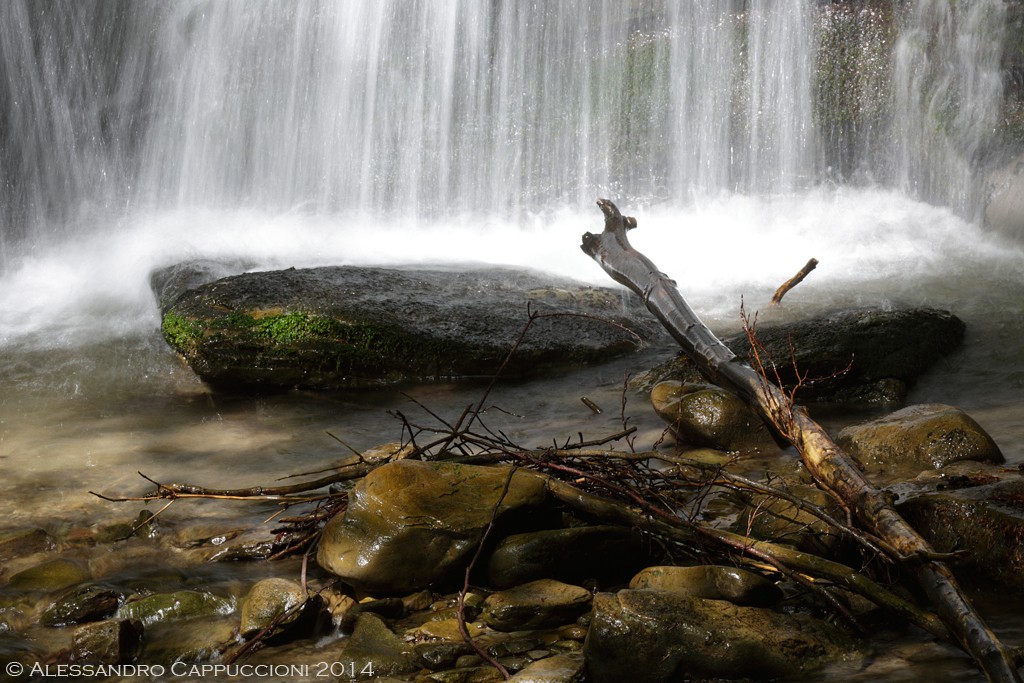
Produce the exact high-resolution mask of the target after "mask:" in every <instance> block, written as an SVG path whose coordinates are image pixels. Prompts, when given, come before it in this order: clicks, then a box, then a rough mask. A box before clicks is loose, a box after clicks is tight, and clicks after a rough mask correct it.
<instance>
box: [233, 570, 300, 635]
mask: <svg viewBox="0 0 1024 683" xmlns="http://www.w3.org/2000/svg"><path fill="white" fill-rule="evenodd" d="M307 603H308V599H307V595H306V592H305V591H303V590H302V586H301V585H300V584H299V583H298V582H296V581H291V580H290V579H282V578H276V577H275V578H269V579H263V580H262V581H257V582H256V583H255V584H254V585H253V587H252V588H250V589H249V592H248V593H247V594H246V596H245V600H244V601H243V602H242V609H241V614H240V615H239V627H238V632H239V633H240V634H241V635H242V636H243V637H247V636H250V635H252V634H254V633H259V632H260V631H263V630H264V629H270V628H273V631H272V633H273V634H278V633H281V632H282V631H284V630H285V629H287V628H288V627H289V626H290V625H292V624H294V623H295V622H297V621H298V620H299V618H300V617H301V616H302V614H303V612H304V610H305V608H306V606H307Z"/></svg>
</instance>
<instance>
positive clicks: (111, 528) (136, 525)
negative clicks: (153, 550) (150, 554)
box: [96, 510, 159, 543]
mask: <svg viewBox="0 0 1024 683" xmlns="http://www.w3.org/2000/svg"><path fill="white" fill-rule="evenodd" d="M158 535H159V527H158V522H157V521H156V519H155V517H154V515H153V513H152V512H150V511H149V510H142V511H141V512H139V514H138V515H137V516H136V517H135V519H134V520H133V521H131V522H118V523H114V524H107V525H104V526H102V527H100V528H99V529H97V530H96V541H97V542H98V543H115V542H117V541H123V540H125V539H126V538H131V537H133V536H136V537H139V538H156V537H157V536H158Z"/></svg>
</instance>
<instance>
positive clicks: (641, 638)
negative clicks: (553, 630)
mask: <svg viewBox="0 0 1024 683" xmlns="http://www.w3.org/2000/svg"><path fill="white" fill-rule="evenodd" d="M593 604H594V607H593V613H592V618H591V622H590V631H589V632H588V634H587V640H586V643H585V646H584V653H585V655H586V661H587V668H588V669H589V671H590V680H591V681H593V682H594V683H604V682H605V681H607V682H608V683H613V682H614V683H618V682H619V681H632V680H637V678H636V676H637V672H642V675H643V680H644V681H647V682H649V683H657V682H659V681H665V682H668V681H676V680H682V678H683V676H688V677H693V678H700V679H703V678H716V679H717V678H743V679H755V680H764V679H776V678H792V677H797V676H800V675H803V674H806V673H808V672H810V671H813V670H815V669H818V668H821V667H823V666H824V665H826V664H828V663H833V662H839V661H844V660H849V659H851V658H855V657H858V656H859V655H858V653H857V648H856V646H855V644H854V642H853V641H852V639H851V638H850V637H849V636H847V635H846V634H845V633H843V632H842V631H840V630H839V629H838V628H836V627H834V626H832V625H830V624H828V623H826V622H824V621H821V620H819V619H815V618H813V617H811V616H809V615H806V614H782V613H780V612H775V611H772V610H769V609H763V608H760V607H740V606H737V605H734V604H732V603H730V602H726V601H724V600H703V599H700V598H694V597H690V596H688V595H681V594H678V593H670V592H667V591H654V590H622V591H619V592H618V593H598V594H597V595H595V596H594V603H593Z"/></svg>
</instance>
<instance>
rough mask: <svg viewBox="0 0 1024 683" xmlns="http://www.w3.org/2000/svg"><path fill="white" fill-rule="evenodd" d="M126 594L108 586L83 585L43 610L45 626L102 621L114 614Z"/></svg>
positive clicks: (42, 619)
mask: <svg viewBox="0 0 1024 683" xmlns="http://www.w3.org/2000/svg"><path fill="white" fill-rule="evenodd" d="M123 601H124V595H123V594H122V593H121V592H120V591H118V590H115V589H113V588H110V587H107V586H83V587H81V588H79V589H77V590H73V591H71V592H70V593H67V594H66V595H63V596H61V597H60V598H59V599H58V600H56V601H55V602H54V603H53V604H52V605H50V606H49V607H47V608H46V611H45V612H43V615H42V618H41V621H42V623H43V625H44V626H67V625H69V624H81V623H84V622H87V621H100V620H101V619H106V618H107V617H109V616H111V615H113V614H114V612H116V611H117V608H118V607H120V605H121V603H122V602H123Z"/></svg>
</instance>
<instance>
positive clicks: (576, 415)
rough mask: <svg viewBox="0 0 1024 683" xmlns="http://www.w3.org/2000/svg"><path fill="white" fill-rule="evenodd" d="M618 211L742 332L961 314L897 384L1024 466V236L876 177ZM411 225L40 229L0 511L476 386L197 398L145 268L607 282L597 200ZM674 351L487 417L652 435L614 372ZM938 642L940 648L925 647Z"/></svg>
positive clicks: (4, 399)
mask: <svg viewBox="0 0 1024 683" xmlns="http://www.w3.org/2000/svg"><path fill="white" fill-rule="evenodd" d="M622 208H623V210H624V211H625V212H626V213H633V214H635V215H636V216H637V217H638V219H639V221H640V228H639V229H638V230H636V231H634V232H633V233H631V239H632V240H633V243H634V245H635V246H636V247H637V248H638V249H639V250H641V251H643V252H644V253H646V254H648V255H649V256H651V257H652V258H653V259H654V260H655V262H656V263H657V264H658V265H659V266H660V267H662V268H663V269H664V270H665V271H666V272H668V273H669V275H671V276H672V277H673V278H675V279H676V280H677V282H678V283H679V286H680V288H681V290H682V292H683V294H684V296H685V297H686V298H687V299H688V301H690V302H691V304H692V305H693V306H694V308H695V309H697V310H698V312H699V313H700V314H701V315H702V316H704V317H705V319H706V321H707V322H708V323H709V324H710V325H711V326H712V327H713V328H714V329H716V330H718V331H720V332H722V333H728V332H732V331H735V330H736V329H738V327H739V307H740V302H741V300H742V301H743V303H744V305H745V307H746V309H747V310H748V312H753V311H760V313H759V317H760V319H761V320H762V321H766V320H770V319H774V318H788V317H797V316H801V315H806V314H809V313H811V312H814V311H818V310H824V309H828V308H833V307H837V306H854V305H897V304H911V305H929V306H935V307H939V308H946V309H949V310H951V311H953V312H954V313H956V314H957V315H959V316H960V317H961V318H963V319H964V320H965V322H966V323H967V326H968V327H967V338H966V341H965V344H964V347H963V349H962V350H961V351H960V352H958V353H956V354H955V355H954V356H952V357H950V358H948V359H947V360H945V361H943V362H942V363H940V365H939V366H938V367H936V368H934V369H933V370H932V371H931V372H930V373H929V374H928V375H927V376H926V377H924V378H923V379H922V381H921V382H920V383H919V384H918V386H917V387H916V388H915V389H914V390H913V392H912V394H911V396H910V401H912V402H923V401H935V402H942V403H950V404H953V405H957V406H959V407H961V408H963V409H965V410H966V411H967V412H969V413H970V414H971V415H972V416H973V417H975V418H976V419H977V420H978V421H979V422H980V423H981V424H982V426H983V427H985V428H986V429H987V430H988V431H989V432H990V433H991V434H992V435H993V437H994V438H995V439H996V441H997V442H998V443H999V444H1000V446H1001V448H1002V449H1003V452H1004V454H1005V456H1006V458H1007V460H1008V461H1009V462H1010V463H1013V464H1018V463H1022V462H1024V402H1022V401H1021V396H1024V344H1022V343H1021V338H1022V333H1024V303H1022V302H1024V275H1022V273H1024V251H1022V250H1021V248H1020V247H1019V246H1017V245H1013V244H1010V243H1007V242H1003V241H1001V240H1000V239H999V238H997V237H994V236H991V235H987V234H985V233H984V232H983V231H982V230H981V229H979V228H978V227H977V226H974V225H971V224H968V223H966V222H964V221H962V220H960V219H959V218H957V217H956V216H955V215H953V214H952V213H951V212H949V211H947V210H945V209H940V208H936V207H932V206H929V205H925V204H921V203H918V202H915V201H912V200H909V199H907V198H905V197H903V196H901V195H898V194H895V193H892V192H887V191H877V190H851V189H842V190H816V191H814V192H811V193H807V194H803V195H794V196H785V197H774V198H757V197H721V198H716V199H708V200H704V201H700V202H697V203H695V204H694V205H693V206H691V207H689V208H685V209H679V208H673V207H668V206H647V207H639V208H632V207H622ZM409 227H410V226H400V225H392V224H379V223H374V222H373V221H372V220H371V219H370V218H368V217H367V218H358V219H354V220H353V219H347V220H346V223H345V224H344V225H340V224H339V223H338V222H337V221H332V220H328V219H326V218H323V217H314V216H306V215H303V214H301V213H293V214H287V215H274V216H270V215H263V214H254V213H246V212H227V213H214V212H189V213H183V212H178V213H168V214H162V215H156V216H135V217H130V218H125V219H124V220H123V223H121V224H118V225H116V226H113V227H112V229H111V230H109V231H102V230H100V231H91V232H88V231H87V234H88V235H89V236H88V237H85V238H82V239H81V240H80V241H78V242H63V243H61V244H55V245H52V246H51V247H49V248H47V247H45V246H42V245H40V246H37V247H36V248H35V250H34V251H32V252H31V253H27V254H24V255H23V256H22V257H21V258H20V259H19V260H18V261H17V262H15V263H13V264H11V265H9V267H8V268H7V270H6V271H5V272H3V273H2V274H0V350H2V356H0V463H2V466H3V469H4V473H5V476H4V478H3V481H2V482H0V514H2V516H3V519H4V525H3V526H5V527H16V526H43V527H45V528H51V529H52V528H55V527H60V528H64V529H66V528H69V527H77V526H85V527H88V526H90V525H96V524H98V523H100V522H101V521H102V520H109V519H110V518H112V517H115V518H118V519H119V520H128V519H132V518H134V516H135V514H137V512H138V510H139V508H140V507H141V506H140V504H137V503H129V504H114V503H110V502H106V501H103V500H100V499H99V498H97V497H95V496H92V495H90V493H89V492H90V491H99V492H103V493H106V494H109V495H140V494H142V493H144V492H145V491H147V490H148V489H149V488H150V487H149V485H148V484H147V483H146V482H145V481H143V480H142V479H141V478H140V476H139V475H138V474H137V472H139V471H141V472H143V473H145V474H146V475H147V476H149V477H152V478H154V479H157V480H160V481H165V482H169V481H188V482H189V483H195V484H201V485H206V486H213V487H227V486H230V487H243V486H254V485H258V484H263V485H266V484H270V483H273V481H274V480H275V478H277V477H280V476H284V475H286V474H290V473H295V472H304V471H310V470H315V469H320V468H322V467H326V466H328V465H329V464H330V463H332V462H335V461H337V460H340V459H343V458H347V457H348V456H349V455H350V454H349V451H348V450H347V449H346V447H344V446H342V445H341V444H340V443H339V441H338V440H337V439H340V440H342V441H344V442H345V443H347V444H349V445H350V446H352V447H354V448H356V449H363V448H367V447H371V446H374V445H377V444H379V443H382V442H386V441H394V440H398V439H400V438H401V436H402V425H401V422H400V421H399V420H398V419H397V418H396V417H395V416H394V415H392V414H389V413H394V412H396V411H401V412H402V413H403V414H405V415H407V416H408V417H409V419H410V420H411V421H413V422H419V423H422V424H428V423H430V422H431V420H432V418H431V417H430V416H429V415H428V414H427V413H426V412H425V410H424V409H423V408H422V407H420V405H417V402H418V403H419V404H422V406H427V407H429V408H430V409H431V410H432V411H434V412H436V413H438V414H439V415H441V416H442V417H445V418H447V419H454V418H456V417H457V416H458V415H459V413H461V411H462V409H463V408H464V407H465V406H466V405H468V404H469V403H471V402H475V401H477V400H479V399H480V397H481V396H482V393H483V389H484V387H483V386H482V385H479V384H477V385H471V386H463V385H438V386H424V387H406V388H404V389H386V390H379V391H362V392H351V393H338V394H321V393H304V392H293V393H288V394H281V395H274V396H258V397H254V396H225V395H219V394H214V393H211V392H210V391H209V390H208V389H207V388H206V387H204V386H203V385H202V383H201V382H199V381H198V380H197V379H196V377H195V376H194V375H193V374H192V373H191V371H190V370H189V369H188V368H187V367H185V366H183V365H182V364H181V363H180V362H179V360H178V359H177V358H176V357H175V356H174V354H173V353H172V352H171V351H170V350H169V349H168V348H167V346H166V345H165V344H164V343H163V341H162V339H161V338H160V334H159V327H158V326H159V313H158V310H157V307H156V303H155V301H154V299H153V296H152V294H151V292H149V290H148V275H149V273H150V272H151V271H152V270H153V269H155V268H158V267H161V266H164V265H168V264H171V263H175V262H178V261H180V260H184V259H188V258H193V257H202V258H220V259H225V260H232V259H240V260H245V261H249V262H250V263H252V264H254V269H266V268H277V267H288V266H297V267H303V266H313V265H321V264H347V263H358V264H369V263H379V264H394V263H403V264H409V263H432V262H444V263H460V262H464V263H474V264H479V263H501V264H511V265H517V266H521V267H532V268H535V269H538V270H541V271H544V270H547V271H551V272H556V273H558V274H560V275H563V276H564V275H568V276H573V277H577V278H580V279H582V280H584V281H586V282H591V283H594V284H599V285H609V284H611V283H610V281H609V280H608V279H607V277H606V276H605V275H604V274H603V273H602V272H601V271H600V269H599V268H598V267H597V266H596V265H595V264H594V263H593V262H591V261H590V260H589V259H588V258H587V257H586V256H584V255H583V254H582V253H581V252H580V251H579V249H578V244H579V237H580V235H581V233H583V232H584V231H587V230H590V231H595V232H596V231H599V230H600V228H601V220H600V214H599V213H598V211H597V210H596V208H595V209H593V210H586V211H583V212H575V211H573V212H571V211H568V210H566V211H554V212H550V213H546V214H538V215H537V216H535V217H534V218H533V223H532V224H531V225H526V226H523V225H508V224H506V223H503V222H501V221H499V220H496V219H472V218H469V217H467V218H464V219H462V220H461V221H456V222H455V223H452V224H446V225H444V226H439V225H433V226H431V225H426V226H424V225H419V226H416V230H415V231H412V230H409V229H408V228H409ZM811 256H814V257H816V258H818V259H819V261H820V262H821V265H820V266H819V267H818V269H817V270H815V271H814V272H813V273H812V274H811V275H810V276H809V277H808V278H807V279H806V280H805V281H804V283H802V284H801V285H799V286H798V287H797V288H796V289H794V290H793V291H792V292H790V293H789V294H788V295H787V297H786V299H785V301H784V304H783V306H782V307H780V308H779V309H777V310H770V309H768V308H767V306H766V303H767V301H768V299H769V298H770V296H771V294H772V292H773V291H774V289H775V287H776V286H777V285H778V284H779V283H781V282H782V281H783V280H785V279H787V278H788V277H790V276H791V275H792V274H793V273H794V272H795V271H796V270H797V269H798V268H799V267H800V266H801V265H803V263H804V262H805V261H806V260H807V259H808V258H810V257H811ZM524 322H525V321H524ZM672 353H674V349H673V348H672V347H668V346H666V347H662V348H652V349H649V350H648V351H647V352H645V353H643V354H640V355H638V356H635V357H633V358H629V359H623V360H619V361H615V362H613V363H609V364H607V365H603V366H599V367H592V368H586V369H581V370H580V371H579V372H575V373H570V374H567V375H563V376H559V377H552V378H549V379H545V380H539V381H533V382H526V383H517V384H514V385H501V386H499V387H498V388H497V389H496V390H495V391H494V392H493V394H492V395H491V396H490V397H489V399H488V401H487V405H488V406H489V407H490V410H489V411H488V413H487V419H488V421H489V424H491V425H492V426H494V427H496V428H500V429H502V430H504V431H505V432H506V433H507V434H509V436H510V437H512V438H514V439H516V440H519V441H520V443H522V444H523V445H527V446H531V445H546V444H548V443H550V442H551V440H552V439H555V440H558V441H564V440H565V439H572V438H578V434H581V433H582V434H583V435H584V437H585V438H588V439H589V438H595V437H597V436H603V435H605V434H610V433H613V432H615V431H617V430H618V429H620V428H621V425H622V416H623V415H625V416H626V417H628V419H629V424H632V425H636V426H638V427H639V429H640V431H639V433H638V436H637V440H636V447H637V448H647V447H650V446H651V445H653V444H654V443H655V442H656V441H657V440H658V438H659V437H660V436H661V425H660V424H659V422H658V420H657V418H656V416H654V415H653V411H651V409H650V408H649V406H648V405H647V403H646V400H645V399H644V398H643V397H640V396H637V395H635V394H632V393H629V392H626V393H625V397H626V399H627V402H626V406H625V409H624V410H622V409H621V406H620V404H621V400H622V397H623V395H624V394H623V383H624V378H625V376H626V375H628V374H631V373H633V374H635V373H637V372H641V371H643V370H644V369H646V368H647V367H649V366H650V365H652V364H653V363H654V362H656V361H657V360H659V359H661V358H665V357H667V356H669V355H671V354H672ZM582 396H587V397H589V398H590V399H592V400H593V401H595V402H596V403H597V404H598V405H600V406H602V407H603V408H604V412H603V414H601V415H596V414H594V413H593V412H592V411H591V410H590V409H589V408H587V407H586V406H585V405H584V404H583V403H582V402H581V400H580V398H581V397H582ZM839 419H840V420H842V419H843V418H842V417H840V418H839ZM335 437H337V439H336V438H335ZM269 512H271V510H269V509H268V508H267V507H266V506H262V507H261V506H247V505H227V504H220V503H218V504H213V503H209V502H202V501H200V502H192V503H183V502H179V503H177V504H175V506H174V507H173V508H172V509H170V510H168V511H167V512H166V513H164V515H165V516H166V518H167V522H168V524H170V525H171V526H181V525H188V524H193V523H198V522H201V521H210V522H217V523H222V524H229V523H230V524H234V523H239V522H244V523H249V524H252V523H258V522H260V521H262V520H263V519H265V518H266V517H267V516H268V514H269ZM163 561H164V558H160V557H158V556H153V555H140V556H135V557H134V558H128V557H126V558H125V561H124V565H123V566H121V567H120V568H118V569H117V571H118V572H128V573H131V572H137V573H139V574H140V575H141V574H144V573H146V572H148V571H151V570H152V569H153V567H154V566H155V565H158V564H159V563H160V562H163ZM104 566H107V565H104ZM111 571H112V570H111ZM210 571H213V572H214V574H213V575H205V576H206V580H208V581H212V582H214V583H217V582H231V581H234V580H235V579H232V578H230V572H231V571H233V569H231V570H228V569H218V570H210ZM247 571H248V570H247ZM997 609H998V607H997ZM1017 614H1018V613H1017V612H1010V613H1006V612H1003V611H1001V610H999V611H998V612H997V613H996V614H995V615H994V617H993V621H994V622H996V623H997V624H999V625H1000V630H1002V629H1006V631H1007V633H1008V635H1011V634H1017V635H1019V634H1020V632H1021V630H1022V629H1024V621H1022V620H1021V619H1020V617H1019V616H1017ZM1010 639H1011V642H1016V641H1017V640H1019V638H1018V639H1016V640H1014V638H1013V637H1012V636H1011V638H1010ZM915 656H917V655H915ZM952 656H953V658H954V659H953V660H951V661H954V662H960V661H961V660H960V659H959V657H958V656H957V655H955V654H954V655H952ZM945 657H946V655H945V654H940V653H936V655H935V657H933V658H932V659H931V660H929V661H931V662H932V663H933V664H935V663H941V662H945V661H946V660H945V659H944V658H945ZM926 659H927V657H926ZM880 666H881V665H880ZM907 666H912V668H913V666H917V667H920V666H922V664H921V663H920V662H918V663H917V664H913V665H910V664H908V665H907ZM894 667H895V665H894ZM895 668H897V669H898V668H899V667H895ZM938 668H941V669H943V670H948V675H947V676H946V677H945V680H963V678H962V676H963V675H966V674H965V673H964V667H962V666H952V667H951V668H950V667H946V666H945V665H943V666H940V667H938ZM914 670H916V671H918V673H920V669H914ZM888 675H889V674H886V676H888ZM892 675H893V676H894V677H893V678H891V680H900V679H899V677H898V676H897V675H896V674H895V673H893V674H892ZM929 675H930V676H931V675H932V674H931V673H929ZM849 676H851V677H850V678H849V680H859V679H857V678H856V676H855V675H854V674H849ZM941 679H943V676H942V675H939V677H938V678H935V680H941ZM907 680H909V679H907Z"/></svg>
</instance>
